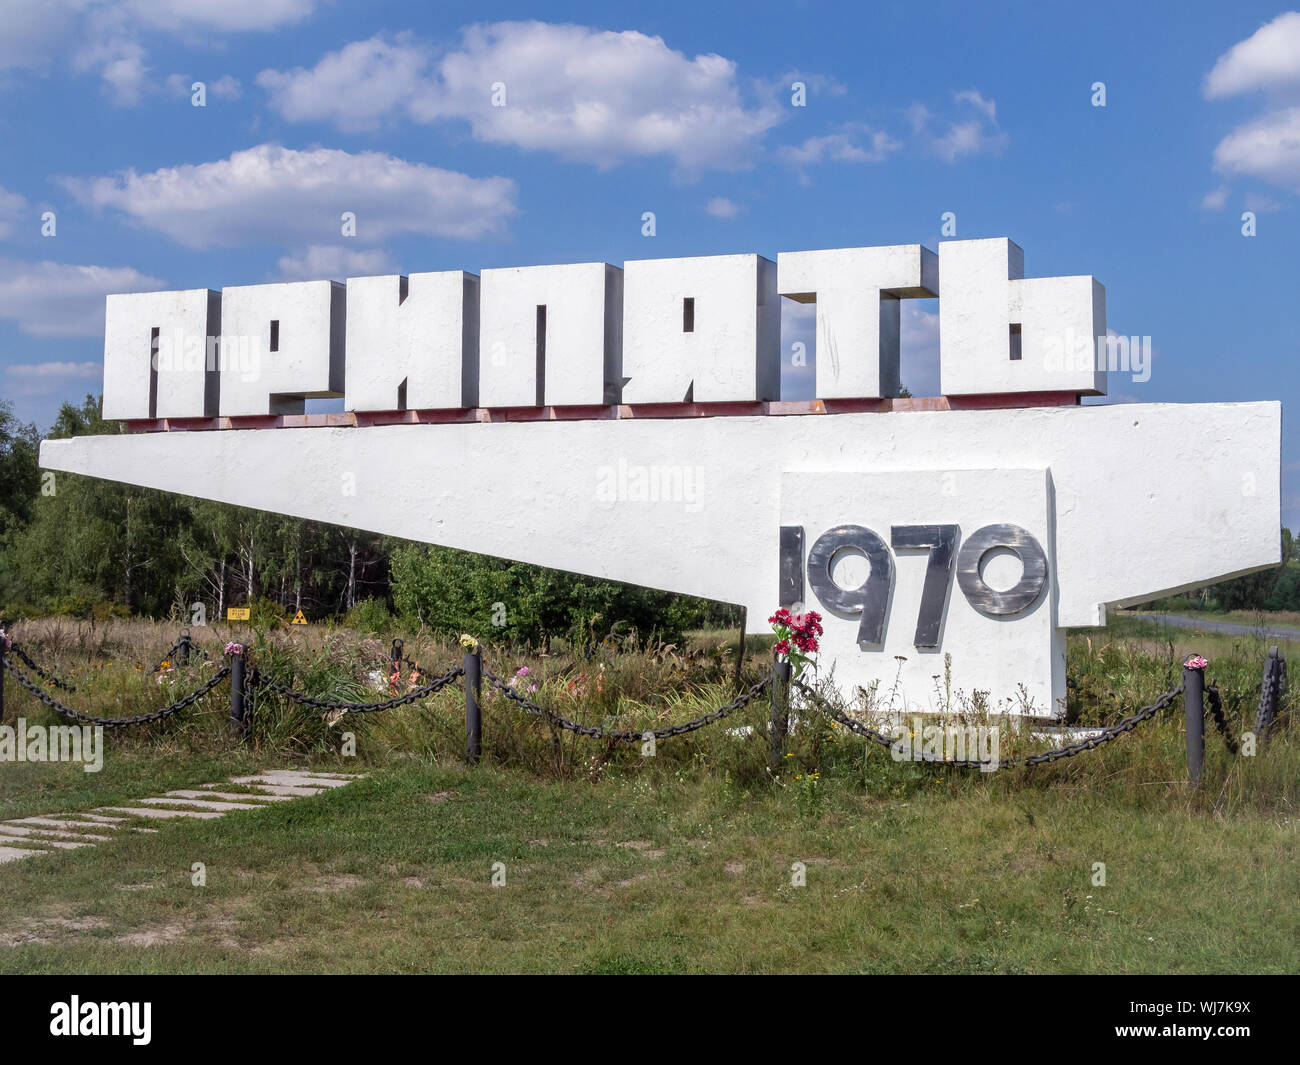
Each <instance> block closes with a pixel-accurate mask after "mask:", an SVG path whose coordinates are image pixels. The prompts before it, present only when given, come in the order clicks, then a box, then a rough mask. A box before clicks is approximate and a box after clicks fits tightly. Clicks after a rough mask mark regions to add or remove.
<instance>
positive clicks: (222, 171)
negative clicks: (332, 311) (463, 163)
mask: <svg viewBox="0 0 1300 1065" xmlns="http://www.w3.org/2000/svg"><path fill="white" fill-rule="evenodd" d="M62 183H63V185H64V187H65V188H67V189H68V190H69V191H70V192H71V193H72V194H73V195H74V196H76V198H77V199H78V200H79V201H80V202H82V203H83V204H87V205H89V206H93V207H96V208H111V209H113V210H117V211H121V212H122V213H123V214H125V215H126V216H127V217H128V218H130V219H131V220H132V221H133V222H135V223H137V224H138V225H142V226H145V227H147V228H149V229H154V230H157V231H159V232H161V233H165V234H166V235H167V236H169V237H171V238H172V239H173V240H175V241H176V242H178V243H180V244H183V245H186V246H187V247H191V248H207V247H213V246H228V247H229V246H236V245H241V244H267V243H274V242H279V241H285V242H290V243H294V244H311V243H315V242H317V241H321V240H326V239H333V238H335V237H337V236H338V234H339V232H340V225H341V221H340V218H341V215H342V213H343V212H345V211H351V212H353V213H354V214H355V215H356V226H357V236H356V239H358V240H360V241H362V242H365V243H377V242H379V241H383V240H386V239H387V238H389V237H391V236H394V235H396V234H401V233H417V234H423V235H426V236H432V237H443V238H446V239H451V240H476V239H478V238H480V237H483V236H487V235H491V234H496V233H499V232H501V231H502V230H503V229H504V227H505V223H506V221H507V220H508V219H509V218H511V217H512V216H513V215H515V214H516V213H517V210H518V209H517V208H516V206H515V195H516V188H515V183H514V182H513V181H511V180H510V179H509V178H502V177H487V178H473V177H469V176H468V175H466V174H461V173H458V172H456V171H453V170H443V169H441V168H439V167H435V166H426V165H425V164H423V163H409V162H406V161H405V160H403V159H397V158H394V157H393V156H391V155H384V154H383V153H380V152H360V153H357V154H355V155H353V154H349V153H348V152H344V151H339V150H337V149H330V148H316V149H313V150H311V151H295V150H294V149H291V148H283V147H281V146H280V145H277V144H260V145H258V146H256V147H254V148H249V149H246V150H244V151H239V152H235V153H234V154H232V155H231V156H230V158H229V159H219V160H216V161H214V162H210V163H201V164H198V165H190V164H187V165H184V166H176V167H164V168H163V169H161V170H155V171H153V172H152V173H147V174H137V173H136V172H135V171H134V170H128V171H125V172H123V173H119V174H116V175H113V176H111V177H99V178H64V179H62Z"/></svg>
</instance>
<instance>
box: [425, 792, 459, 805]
mask: <svg viewBox="0 0 1300 1065" xmlns="http://www.w3.org/2000/svg"><path fill="white" fill-rule="evenodd" d="M455 794H456V793H455V792H454V791H435V792H434V793H433V794H432V795H426V796H425V797H424V801H425V802H433V803H438V802H446V801H447V800H448V799H450V798H451V797H452V796H453V795H455Z"/></svg>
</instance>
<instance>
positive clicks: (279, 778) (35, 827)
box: [0, 769, 362, 864]
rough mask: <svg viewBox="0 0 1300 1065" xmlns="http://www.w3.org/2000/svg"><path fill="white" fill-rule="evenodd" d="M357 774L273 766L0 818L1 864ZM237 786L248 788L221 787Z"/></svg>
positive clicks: (270, 800)
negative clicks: (123, 799) (75, 807)
mask: <svg viewBox="0 0 1300 1065" xmlns="http://www.w3.org/2000/svg"><path fill="white" fill-rule="evenodd" d="M361 775H362V774H359V773H314V772H308V771H306V770H298V769H270V770H267V771H266V772H264V773H255V774H253V775H252V776H246V777H231V778H230V779H229V780H227V781H225V782H223V783H220V784H204V785H202V786H201V787H200V788H198V789H180V790H177V791H169V792H167V793H165V794H163V795H159V796H157V797H156V798H148V799H138V800H132V801H131V803H130V804H129V805H123V806H101V807H99V808H97V809H96V810H94V811H92V812H90V813H76V814H50V815H46V816H40V817H18V818H15V819H13V820H11V821H0V864H3V863H4V862H16V861H18V860H20V859H22V858H32V857H34V856H36V855H38V854H50V853H52V852H53V851H56V850H75V849H76V848H78V847H93V846H95V844H97V843H104V842H107V841H109V840H112V839H114V838H116V836H117V834H118V833H122V832H157V831H158V829H156V828H150V827H148V826H149V822H150V821H159V820H162V821H170V820H176V819H180V820H185V819H187V818H190V819H193V818H198V819H200V820H209V819H211V818H214V817H224V816H225V815H226V814H228V813H229V812H230V811H231V810H260V809H263V808H264V807H267V806H272V805H274V804H275V803H278V802H292V801H293V800H294V799H296V798H301V797H305V796H308V795H319V794H320V793H321V792H323V791H328V790H330V789H331V788H341V787H343V786H344V785H345V784H348V783H349V782H351V781H353V780H357V779H359V778H360V777H361ZM231 785H239V786H241V787H243V788H246V789H248V790H246V791H229V790H226V791H223V790H221V789H222V788H227V789H228V788H230V786H231Z"/></svg>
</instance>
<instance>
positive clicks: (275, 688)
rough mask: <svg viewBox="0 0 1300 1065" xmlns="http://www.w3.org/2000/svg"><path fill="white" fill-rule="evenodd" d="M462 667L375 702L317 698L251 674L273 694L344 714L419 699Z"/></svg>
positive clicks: (438, 688)
mask: <svg viewBox="0 0 1300 1065" xmlns="http://www.w3.org/2000/svg"><path fill="white" fill-rule="evenodd" d="M464 675H465V670H464V669H463V668H462V667H461V666H455V667H453V668H452V669H449V670H447V672H446V673H443V674H441V675H440V676H437V677H435V678H434V679H433V680H432V681H430V682H429V683H428V684H423V685H421V686H420V687H418V688H412V689H411V690H410V691H409V692H406V694H404V695H397V696H394V697H393V698H392V699H384V700H383V701H382V702H377V703H344V702H339V701H336V700H333V699H318V698H316V696H314V695H307V694H306V693H305V692H300V691H295V690H294V689H293V688H291V687H289V686H288V685H287V684H280V683H278V682H276V681H273V680H271V679H270V678H269V677H262V676H261V675H260V674H259V673H257V672H256V671H255V672H254V674H253V677H254V679H255V681H256V683H257V685H258V686H259V687H260V689H261V690H263V691H272V692H275V693H276V694H277V695H283V696H284V697H285V698H286V699H289V700H291V701H292V702H296V703H302V704H303V705H304V706H311V707H315V708H316V709H317V710H330V711H332V710H341V711H342V712H343V713H345V714H373V713H375V712H376V711H378V710H392V709H393V708H395V707H398V706H405V705H406V704H407V703H413V702H416V701H417V700H420V699H425V698H428V697H429V696H430V695H433V694H434V693H435V692H440V691H442V689H443V688H445V687H446V686H447V685H448V684H450V683H451V682H452V681H454V680H456V679H457V678H458V677H463V676H464Z"/></svg>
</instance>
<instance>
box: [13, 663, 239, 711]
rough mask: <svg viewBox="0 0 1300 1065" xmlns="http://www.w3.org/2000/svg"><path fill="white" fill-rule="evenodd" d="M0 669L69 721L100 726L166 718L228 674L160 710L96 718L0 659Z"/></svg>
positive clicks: (220, 674)
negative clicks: (56, 695) (55, 695)
mask: <svg viewBox="0 0 1300 1065" xmlns="http://www.w3.org/2000/svg"><path fill="white" fill-rule="evenodd" d="M0 668H3V669H7V670H8V671H9V673H10V674H11V675H12V676H13V678H14V680H16V681H17V682H18V683H19V684H20V685H21V686H22V687H24V688H26V689H27V690H28V691H29V692H31V693H32V694H33V695H34V696H36V698H37V699H39V700H40V701H41V702H43V703H44V704H45V705H46V706H48V707H49V708H50V709H51V710H53V711H54V712H55V713H57V714H61V715H62V716H63V717H67V718H71V719H72V720H73V721H80V722H82V723H83V724H86V725H103V726H104V727H105V728H123V727H125V726H127V725H148V724H151V723H153V722H154V721H161V720H162V719H163V718H164V717H170V716H171V715H172V714H176V713H179V712H180V711H182V710H184V709H185V708H186V707H187V706H192V705H193V704H194V703H196V702H198V701H199V700H200V699H202V698H203V696H205V695H207V694H208V692H210V691H211V690H212V689H213V688H215V687H216V686H217V685H218V684H220V683H221V682H222V681H223V680H225V679H226V677H228V676H229V675H230V667H229V666H222V667H221V668H220V669H219V670H217V672H216V673H215V674H213V675H212V676H211V677H210V678H208V680H207V681H206V682H204V684H203V686H202V687H200V688H197V689H195V690H194V691H192V692H190V694H189V695H187V696H185V698H183V699H180V700H178V701H176V702H174V703H169V704H168V705H167V706H164V707H162V708H161V709H158V710H154V711H152V712H151V713H148V714H138V715H137V716H135V717H96V716H95V715H93V714H83V713H82V712H81V711H80V710H74V709H72V707H70V706H64V705H63V703H61V702H59V701H58V700H57V699H55V698H54V696H52V695H50V694H49V693H48V692H46V691H45V690H44V689H43V688H42V687H41V686H40V685H39V684H37V683H36V682H35V681H33V680H30V679H29V678H28V677H26V676H24V675H23V673H22V672H21V671H19V670H17V669H15V668H14V666H13V663H12V662H6V661H4V660H3V659H2V658H0Z"/></svg>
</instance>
